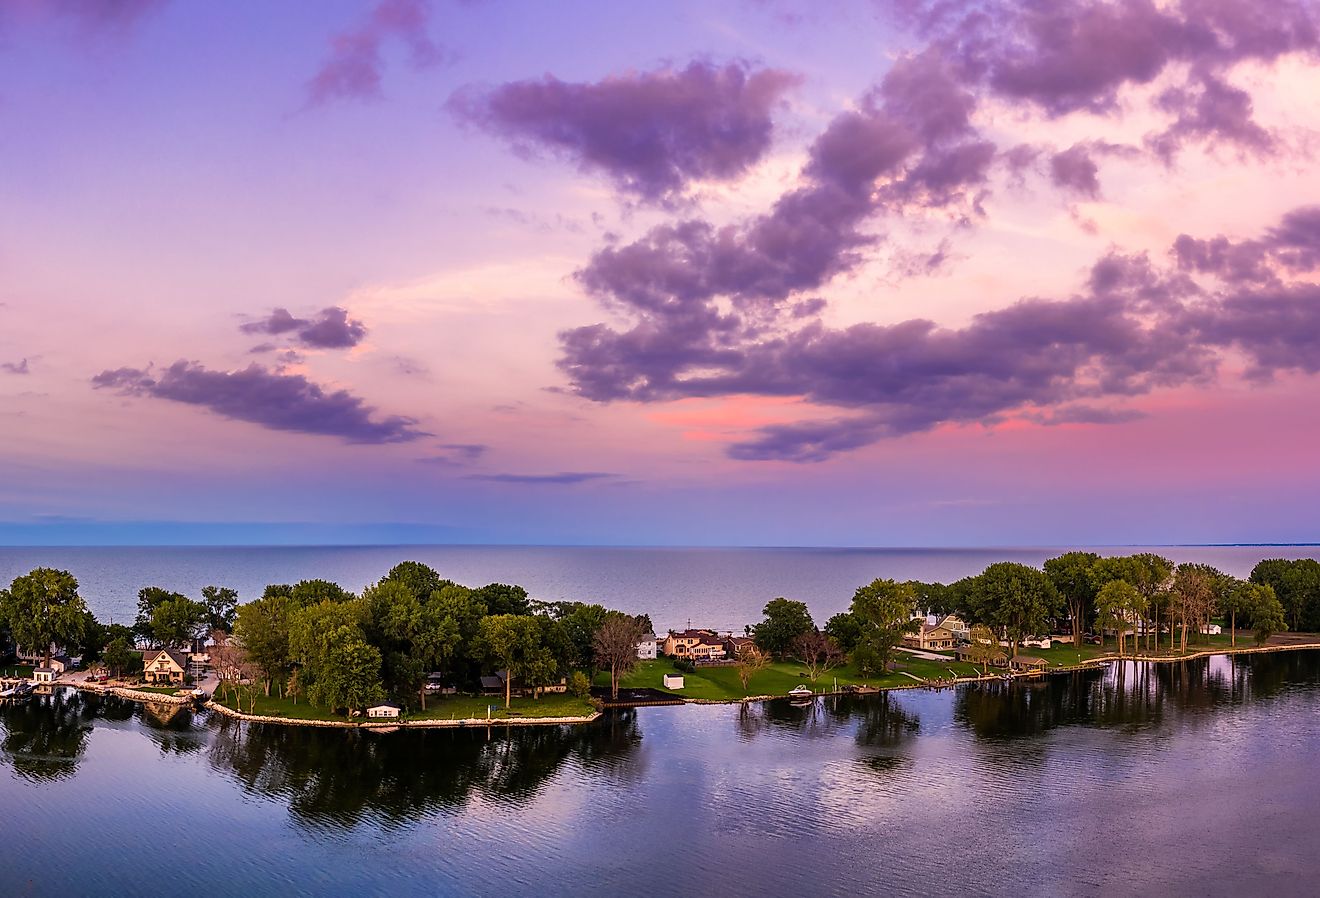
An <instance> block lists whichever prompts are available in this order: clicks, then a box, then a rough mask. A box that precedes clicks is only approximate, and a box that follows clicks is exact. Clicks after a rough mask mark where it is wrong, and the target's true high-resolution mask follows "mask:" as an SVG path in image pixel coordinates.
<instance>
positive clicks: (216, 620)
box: [202, 586, 238, 633]
mask: <svg viewBox="0 0 1320 898" xmlns="http://www.w3.org/2000/svg"><path fill="white" fill-rule="evenodd" d="M202 602H203V604H205V605H206V614H207V618H208V620H207V629H209V630H220V631H221V632H224V633H232V632H234V617H235V615H237V614H238V591H237V590H234V589H230V588H229V587H228V586H203V587H202Z"/></svg>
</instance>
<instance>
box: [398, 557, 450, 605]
mask: <svg viewBox="0 0 1320 898" xmlns="http://www.w3.org/2000/svg"><path fill="white" fill-rule="evenodd" d="M383 580H389V581H392V582H394V583H400V584H402V585H403V586H404V588H406V589H407V590H408V591H409V592H410V593H412V594H413V596H414V597H416V599H417V601H419V602H425V601H426V600H427V599H429V598H430V597H431V593H433V592H438V591H440V590H442V589H444V588H445V587H446V586H453V585H454V582H453V581H452V580H446V579H444V578H443V577H441V576H440V575H439V574H438V573H436V571H435V570H434V569H433V568H431V567H428V566H427V565H425V564H422V563H421V562H420V561H402V562H400V563H399V564H396V565H395V566H394V567H392V568H390V571H389V573H388V574H386V575H385V576H384V578H383Z"/></svg>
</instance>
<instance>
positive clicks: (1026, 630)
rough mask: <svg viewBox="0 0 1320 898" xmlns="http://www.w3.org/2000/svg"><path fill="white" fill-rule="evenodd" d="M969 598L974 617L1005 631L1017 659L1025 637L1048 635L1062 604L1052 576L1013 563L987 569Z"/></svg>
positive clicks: (993, 565)
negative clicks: (1053, 618)
mask: <svg viewBox="0 0 1320 898" xmlns="http://www.w3.org/2000/svg"><path fill="white" fill-rule="evenodd" d="M969 598H970V600H971V603H972V607H971V612H972V616H973V617H974V618H975V619H976V620H977V621H979V622H981V623H986V624H989V625H990V626H992V627H994V628H996V629H997V630H999V631H1000V632H1002V633H1003V634H1004V636H1005V637H1006V638H1007V639H1008V644H1009V651H1010V653H1011V654H1012V655H1013V656H1014V657H1016V656H1017V650H1018V643H1020V642H1021V641H1022V640H1023V639H1024V638H1026V637H1028V636H1033V635H1036V634H1038V633H1044V632H1047V628H1048V626H1049V621H1050V618H1051V617H1053V616H1054V615H1055V614H1057V613H1058V611H1059V605H1060V601H1059V593H1058V591H1057V590H1056V589H1055V588H1054V584H1053V583H1051V582H1050V579H1049V577H1046V576H1045V574H1044V573H1043V572H1041V571H1039V570H1037V569H1036V568H1034V567H1028V566H1027V565H1025V564H1018V563H1016V562H1012V561H1001V562H999V563H998V564H992V565H990V566H989V567H987V568H986V569H985V570H984V571H983V572H982V573H981V574H980V575H978V576H977V578H976V583H975V584H974V586H973V588H972V592H971V595H970V597H969Z"/></svg>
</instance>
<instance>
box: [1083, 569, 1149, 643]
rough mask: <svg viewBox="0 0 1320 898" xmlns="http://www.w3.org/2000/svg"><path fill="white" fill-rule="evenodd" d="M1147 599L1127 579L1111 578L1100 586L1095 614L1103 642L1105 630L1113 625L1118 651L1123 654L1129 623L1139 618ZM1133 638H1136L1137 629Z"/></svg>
mask: <svg viewBox="0 0 1320 898" xmlns="http://www.w3.org/2000/svg"><path fill="white" fill-rule="evenodd" d="M1145 601H1146V600H1145V598H1144V597H1143V596H1142V595H1141V593H1139V592H1137V588H1136V587H1135V586H1133V585H1132V584H1131V583H1129V582H1127V581H1126V580H1110V581H1109V582H1107V583H1105V585H1104V586H1102V587H1100V591H1099V592H1098V593H1096V596H1095V615H1096V625H1097V626H1098V627H1099V628H1100V633H1101V641H1102V644H1103V640H1104V635H1103V634H1104V631H1105V630H1106V629H1109V628H1111V627H1112V628H1113V629H1114V631H1115V633H1116V634H1117V636H1116V642H1117V643H1118V653H1119V654H1120V655H1122V654H1123V653H1124V650H1125V646H1124V641H1125V637H1126V635H1127V628H1128V625H1129V624H1130V623H1133V622H1134V621H1136V620H1137V619H1139V617H1140V613H1141V610H1142V608H1143V607H1144V604H1145ZM1133 638H1134V639H1135V638H1136V633H1135V631H1134V632H1133Z"/></svg>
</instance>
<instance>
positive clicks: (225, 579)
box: [0, 546, 1317, 630]
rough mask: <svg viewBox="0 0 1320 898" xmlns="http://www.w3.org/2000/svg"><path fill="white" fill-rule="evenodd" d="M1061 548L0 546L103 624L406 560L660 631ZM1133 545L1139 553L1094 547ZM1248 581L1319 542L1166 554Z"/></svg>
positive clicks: (343, 578) (365, 572) (735, 626)
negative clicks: (174, 598)
mask: <svg viewBox="0 0 1320 898" xmlns="http://www.w3.org/2000/svg"><path fill="white" fill-rule="evenodd" d="M1061 551H1065V550H1063V549H1057V548H1016V549H1014V548H1009V549H677V548H654V549H645V548H642V549H638V548H588V547H566V548H559V547H537V546H364V547H347V548H345V547H311V548H296V547H295V548H288V547H269V548H181V547H167V548H131V547H130V548H124V547H114V548H17V547H15V548H0V583H5V584H7V583H8V582H9V581H10V580H12V579H13V578H14V577H15V576H18V575H19V574H23V573H26V572H27V571H29V570H31V569H32V568H34V567H37V566H54V567H59V568H65V569H68V570H70V571H72V572H73V573H74V575H75V576H77V577H78V579H79V581H80V582H81V584H82V592H83V596H84V598H85V599H87V602H88V605H89V606H90V607H91V609H92V610H93V611H94V612H96V614H97V615H98V616H99V617H101V618H102V619H106V618H109V617H113V618H114V619H115V620H117V621H120V622H124V621H128V620H131V619H132V617H133V614H134V607H135V604H136V596H137V591H138V590H139V589H140V588H141V587H143V586H147V585H155V586H164V587H166V588H168V589H173V590H177V591H180V592H184V593H187V594H189V595H192V596H194V597H196V596H199V595H200V593H201V589H202V587H203V586H206V585H208V584H212V583H214V584H219V585H224V586H232V587H234V588H236V589H238V590H239V593H240V596H241V598H242V599H243V600H245V601H246V600H248V599H252V598H255V597H257V596H259V595H260V594H261V591H262V589H263V588H264V587H265V585H266V584H267V583H289V582H295V581H297V580H301V579H305V578H316V577H319V578H324V579H327V580H334V581H336V582H338V583H339V584H340V585H342V586H344V587H345V588H347V589H350V590H353V591H357V590H360V589H361V588H362V587H363V586H366V585H367V584H369V583H373V582H375V581H376V580H378V579H380V577H381V576H382V575H383V574H384V573H385V572H386V571H387V570H389V569H390V568H391V567H393V566H394V565H395V564H396V563H398V562H399V561H402V560H405V559H412V560H416V561H423V562H426V563H427V564H429V565H431V566H433V567H435V568H436V569H437V570H439V571H440V572H441V573H442V574H443V575H444V576H446V577H449V578H450V579H452V580H455V581H457V582H459V583H465V584H467V585H470V586H480V585H483V584H485V583H491V582H497V581H498V582H505V583H519V584H522V585H523V586H525V587H527V589H528V590H529V591H530V592H531V593H532V595H533V596H535V597H536V598H541V599H546V600H560V599H576V600H580V601H588V602H600V603H602V604H605V605H607V606H609V607H612V608H618V609H621V610H625V611H629V612H631V613H635V614H640V613H647V614H650V615H651V619H652V620H653V621H654V623H655V625H656V626H657V627H660V628H662V629H663V628H665V627H677V626H681V625H683V624H686V622H687V620H688V618H691V619H692V620H693V623H695V624H698V625H700V626H708V627H716V628H719V629H730V630H741V629H742V627H743V624H746V623H751V622H754V621H756V620H759V619H760V617H761V609H762V607H764V605H765V603H766V602H767V601H769V600H770V599H773V598H775V597H776V596H788V597H789V598H794V599H799V600H801V601H805V602H806V603H807V604H808V605H809V606H810V608H811V611H812V614H813V615H814V616H815V618H816V620H817V621H818V622H821V623H823V622H824V621H825V620H827V619H828V618H829V617H830V615H832V614H834V613H836V612H839V611H842V610H844V609H845V608H847V606H848V603H849V602H850V601H851V599H852V594H853V591H854V590H855V589H856V588H857V587H858V586H860V585H862V584H863V583H869V582H870V581H871V580H874V579H875V578H876V577H889V578H893V579H897V580H908V579H915V580H926V581H931V580H938V581H942V582H946V583H947V582H950V581H953V580H956V579H958V578H960V577H964V576H967V575H969V574H975V573H979V572H980V571H981V570H983V569H984V568H985V567H986V565H988V564H991V563H993V562H996V561H1021V562H1025V563H1028V564H1040V563H1041V562H1042V561H1044V560H1045V559H1046V558H1048V557H1050V556H1051V555H1057V554H1058V553H1059V552H1061ZM1097 551H1104V552H1108V553H1124V552H1129V551H1134V550H1131V549H1108V550H1097ZM1153 551H1159V552H1161V553H1162V554H1164V555H1167V556H1168V557H1171V558H1173V559H1175V560H1177V561H1200V562H1206V563H1209V564H1214V565H1216V566H1218V567H1220V568H1222V569H1223V570H1225V571H1227V572H1229V573H1232V574H1236V575H1238V576H1246V575H1247V574H1248V573H1249V572H1250V571H1251V568H1252V566H1254V565H1255V563H1256V562H1257V561H1259V560H1260V559H1261V558H1271V557H1283V558H1303V557H1305V558H1310V557H1316V555H1317V549H1315V548H1257V547H1225V548H1218V547H1216V548H1204V547H1196V548H1179V547H1168V548H1158V549H1155V550H1153Z"/></svg>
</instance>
